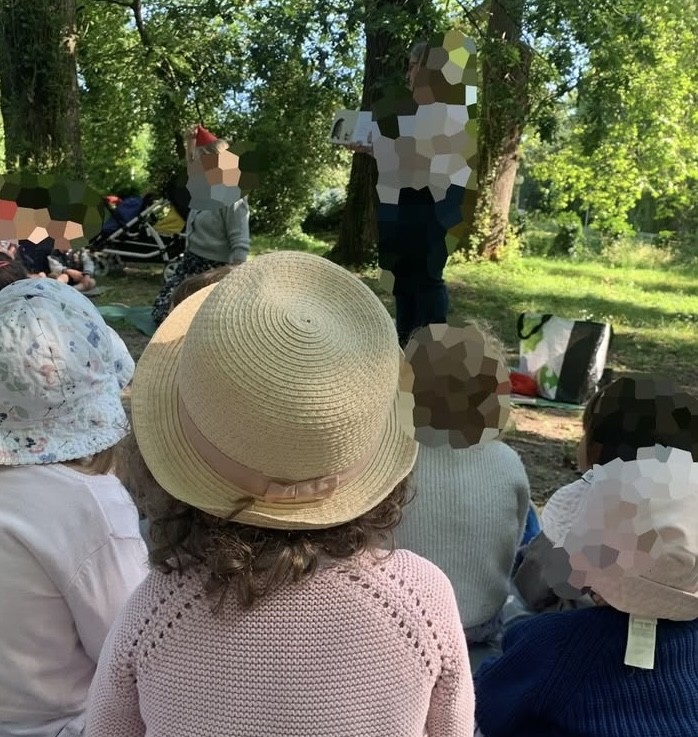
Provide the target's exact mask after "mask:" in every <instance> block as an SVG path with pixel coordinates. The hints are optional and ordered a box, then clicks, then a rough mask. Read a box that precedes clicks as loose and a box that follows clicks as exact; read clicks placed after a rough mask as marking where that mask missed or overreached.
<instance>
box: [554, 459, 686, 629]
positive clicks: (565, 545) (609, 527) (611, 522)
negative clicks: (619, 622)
mask: <svg viewBox="0 0 698 737" xmlns="http://www.w3.org/2000/svg"><path fill="white" fill-rule="evenodd" d="M582 498H583V499H585V501H584V503H582V504H579V506H578V508H577V513H576V515H574V516H572V515H566V516H565V515H560V516H559V517H558V520H557V521H558V523H562V522H564V523H565V524H566V525H567V529H566V530H564V529H560V531H559V532H560V539H559V540H553V544H554V547H553V549H552V551H551V553H550V560H549V561H547V563H546V566H545V576H546V578H547V579H548V583H549V584H550V585H551V586H552V588H553V589H554V590H555V591H556V592H557V593H558V594H559V595H562V596H567V595H569V594H570V592H571V591H576V592H581V591H582V590H583V589H586V588H589V589H591V590H593V591H595V592H596V593H597V594H599V596H601V597H603V599H605V600H606V602H608V604H610V605H611V606H612V607H614V608H616V609H618V610H620V611H623V612H627V613H628V614H633V615H635V616H638V617H647V618H653V619H672V620H679V621H683V620H692V619H696V618H698V527H697V526H696V520H698V463H696V462H694V461H693V458H692V456H691V453H690V452H688V451H685V450H679V449H677V448H665V447H663V446H659V445H658V446H655V447H653V448H642V449H640V450H639V451H638V456H637V459H636V460H634V461H623V460H621V459H620V458H618V459H616V460H613V461H611V462H610V463H607V464H605V465H603V466H595V467H594V474H593V478H592V479H591V484H590V486H589V487H588V488H587V489H584V490H583V497H582Z"/></svg>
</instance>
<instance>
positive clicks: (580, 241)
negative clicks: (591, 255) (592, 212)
mask: <svg viewBox="0 0 698 737" xmlns="http://www.w3.org/2000/svg"><path fill="white" fill-rule="evenodd" d="M556 222H557V225H558V231H557V235H556V236H555V238H554V240H553V243H552V246H551V248H550V250H549V251H548V254H549V255H551V256H572V255H574V253H575V251H579V249H580V248H583V246H584V245H585V238H584V226H583V225H582V221H581V220H580V219H579V215H577V213H575V212H563V213H560V214H559V215H558V216H557V218H556Z"/></svg>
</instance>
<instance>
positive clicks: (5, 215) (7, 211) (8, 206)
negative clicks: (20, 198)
mask: <svg viewBox="0 0 698 737" xmlns="http://www.w3.org/2000/svg"><path fill="white" fill-rule="evenodd" d="M16 212H17V203H16V202H13V201H12V200H0V220H12V219H13V218H14V216H15V214H16Z"/></svg>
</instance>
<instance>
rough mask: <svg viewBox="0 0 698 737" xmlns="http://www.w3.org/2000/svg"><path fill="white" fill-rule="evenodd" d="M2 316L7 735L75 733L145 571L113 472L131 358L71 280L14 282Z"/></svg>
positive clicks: (0, 520) (0, 657)
mask: <svg viewBox="0 0 698 737" xmlns="http://www.w3.org/2000/svg"><path fill="white" fill-rule="evenodd" d="M1 271H2V270H0V272H1ZM0 315H2V320H1V321H0V490H2V493H0V569H1V570H2V575H1V576H0V622H2V627H0V694H2V696H1V698H0V734H1V735H3V737H28V736H29V737H55V736H56V735H66V737H67V736H70V737H73V736H77V735H80V734H82V733H83V729H84V713H83V712H84V708H85V702H86V699H87V691H88V687H89V685H90V682H91V680H92V676H93V675H94V672H95V668H96V664H97V659H98V657H99V653H100V651H101V648H102V644H103V642H104V639H105V637H106V635H107V632H108V630H109V628H110V626H111V624H112V621H113V620H114V618H115V616H116V614H117V612H118V611H119V610H120V609H121V607H122V605H123V604H124V603H125V601H126V600H127V599H128V597H129V596H130V594H131V592H132V591H133V590H134V589H135V588H136V586H137V585H138V584H139V583H140V582H141V581H142V580H143V578H144V577H145V575H146V573H147V568H146V559H147V551H146V549H145V546H144V544H143V541H142V540H141V538H140V535H139V532H138V514H137V511H136V509H135V507H134V505H133V503H132V501H131V499H130V498H129V496H128V493H127V492H126V490H125V489H124V487H123V486H122V485H121V484H120V482H119V481H118V479H117V478H116V477H115V476H114V475H112V474H111V472H110V469H111V467H112V465H113V460H114V446H115V445H116V444H117V442H118V441H119V440H120V439H121V438H122V437H123V436H124V434H125V433H126V432H127V420H126V415H125V414H124V410H123V407H122V405H121V400H120V394H121V390H122V389H123V388H124V387H125V386H126V384H127V383H128V382H129V381H130V379H131V376H132V375H133V369H134V364H133V360H132V359H131V357H130V356H129V354H128V352H127V351H126V349H125V346H124V344H123V342H122V341H120V340H119V339H118V338H117V337H116V336H115V334H114V333H113V332H112V331H111V330H110V329H109V328H108V327H107V326H106V325H105V323H104V321H103V320H102V318H101V316H100V314H99V313H98V312H97V310H96V308H95V307H94V306H93V305H92V304H91V303H90V301H89V300H88V299H87V298H85V297H83V296H82V295H80V294H78V293H77V292H76V291H75V290H74V289H71V288H69V287H68V286H66V285H64V284H60V283H57V282H55V281H52V280H48V279H41V280H35V279H25V280H22V281H18V282H16V283H13V284H10V285H9V286H8V287H6V288H5V289H3V290H2V291H0Z"/></svg>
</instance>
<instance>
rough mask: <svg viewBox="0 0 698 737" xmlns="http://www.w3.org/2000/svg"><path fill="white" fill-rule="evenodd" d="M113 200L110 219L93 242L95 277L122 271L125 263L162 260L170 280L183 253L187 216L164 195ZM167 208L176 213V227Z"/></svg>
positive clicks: (107, 199) (91, 245) (157, 261)
mask: <svg viewBox="0 0 698 737" xmlns="http://www.w3.org/2000/svg"><path fill="white" fill-rule="evenodd" d="M110 199H111V198H108V197H106V198H105V202H107V206H108V207H109V208H110V210H111V218H110V219H109V220H108V221H107V222H106V223H105V224H104V226H103V227H102V231H101V232H100V234H99V235H98V236H96V237H95V238H93V239H92V240H91V241H90V252H91V254H92V258H93V260H94V265H95V276H96V277H101V276H106V275H107V274H108V273H109V272H110V271H114V270H121V269H123V266H124V263H162V264H163V279H165V280H167V279H169V277H170V276H172V274H173V273H174V270H175V269H176V268H177V264H178V263H179V260H180V259H181V257H182V254H183V253H184V246H185V235H184V233H183V232H182V231H183V229H184V225H185V223H186V217H184V216H183V213H179V212H178V211H177V210H176V209H175V207H174V205H172V204H171V203H170V202H169V200H167V199H165V198H160V199H156V200H153V199H152V197H143V198H140V197H139V198H133V197H132V198H129V199H127V200H124V201H122V202H121V203H120V204H118V205H115V204H113V202H112V203H110ZM168 211H170V212H171V213H172V214H173V215H174V220H175V227H174V228H173V227H172V218H171V217H170V216H169V215H167V213H168ZM167 221H169V222H167ZM177 228H179V231H178V232H177ZM173 231H175V232H173Z"/></svg>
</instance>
